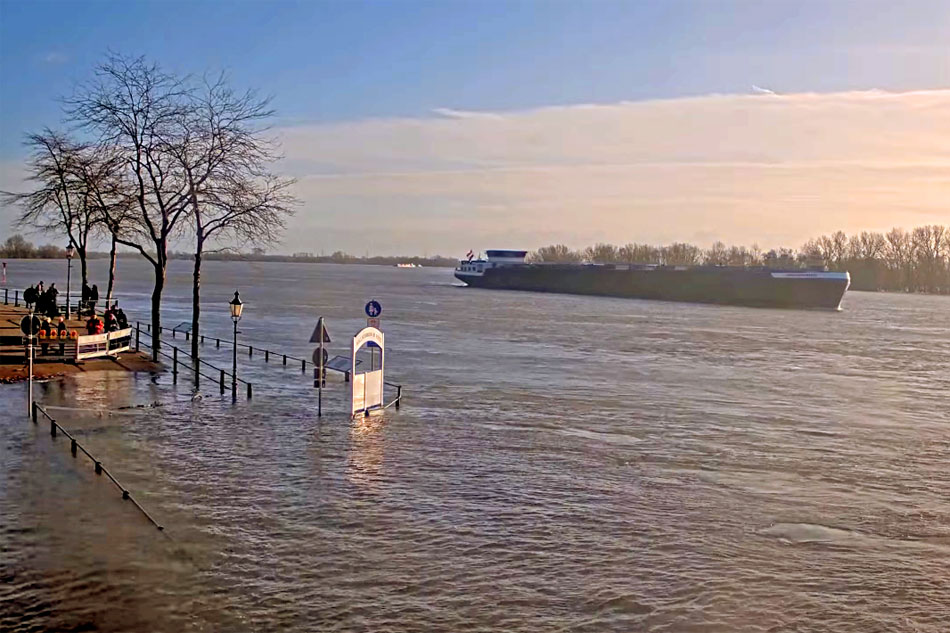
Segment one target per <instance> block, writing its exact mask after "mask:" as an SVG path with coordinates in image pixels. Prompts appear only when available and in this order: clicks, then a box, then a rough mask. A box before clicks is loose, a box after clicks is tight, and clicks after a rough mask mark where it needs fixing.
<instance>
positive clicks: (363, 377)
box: [350, 327, 386, 417]
mask: <svg viewBox="0 0 950 633" xmlns="http://www.w3.org/2000/svg"><path fill="white" fill-rule="evenodd" d="M384 338H385V337H384V335H383V333H382V332H380V331H379V330H378V329H376V328H374V327H366V328H363V329H362V330H360V331H359V332H357V333H356V336H354V337H353V345H352V348H351V350H350V367H351V371H352V372H353V374H352V375H353V379H352V380H351V381H350V389H351V391H350V394H351V398H350V402H351V407H350V415H351V416H352V417H355V416H357V415H360V414H363V415H370V413H371V412H372V411H374V410H382V409H383V386H384V384H385V383H384V381H383V362H384V360H385V358H386V351H385V349H386V348H385V345H384ZM367 345H369V346H371V347H378V348H379V367H378V368H377V367H376V363H375V362H373V363H371V365H370V369H369V371H365V372H363V373H357V372H356V367H357V362H356V353H357V352H358V351H360V349H362V348H363V347H365V346H367ZM373 358H374V359H375V358H376V354H373Z"/></svg>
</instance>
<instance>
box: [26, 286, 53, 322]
mask: <svg viewBox="0 0 950 633" xmlns="http://www.w3.org/2000/svg"><path fill="white" fill-rule="evenodd" d="M57 296H59V290H57V289H56V284H50V285H49V288H44V287H43V282H42V281H41V282H40V283H39V284H37V285H36V286H30V287H29V288H27V289H26V290H24V291H23V300H24V301H26V307H27V309H30V308H32V309H33V310H34V311H35V312H36V313H37V314H42V315H46V316H48V317H50V318H51V319H55V318H56V317H58V316H59V306H58V305H56V297H57Z"/></svg>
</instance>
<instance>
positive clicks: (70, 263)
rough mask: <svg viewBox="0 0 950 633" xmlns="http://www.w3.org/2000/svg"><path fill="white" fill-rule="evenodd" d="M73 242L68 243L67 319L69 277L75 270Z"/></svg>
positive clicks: (67, 310)
mask: <svg viewBox="0 0 950 633" xmlns="http://www.w3.org/2000/svg"><path fill="white" fill-rule="evenodd" d="M75 252H76V251H75V249H74V248H73V243H72V242H70V243H69V244H67V245H66V320H67V321H68V320H69V279H70V277H71V276H72V272H73V254H74V253H75Z"/></svg>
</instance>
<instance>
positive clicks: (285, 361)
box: [284, 354, 287, 365]
mask: <svg viewBox="0 0 950 633" xmlns="http://www.w3.org/2000/svg"><path fill="white" fill-rule="evenodd" d="M284 364H285V365H286V364H287V354H284Z"/></svg>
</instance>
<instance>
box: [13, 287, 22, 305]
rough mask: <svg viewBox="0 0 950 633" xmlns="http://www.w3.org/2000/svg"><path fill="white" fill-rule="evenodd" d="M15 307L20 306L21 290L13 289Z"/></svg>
mask: <svg viewBox="0 0 950 633" xmlns="http://www.w3.org/2000/svg"><path fill="white" fill-rule="evenodd" d="M13 307H15V308H19V307H20V291H19V290H14V291H13Z"/></svg>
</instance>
